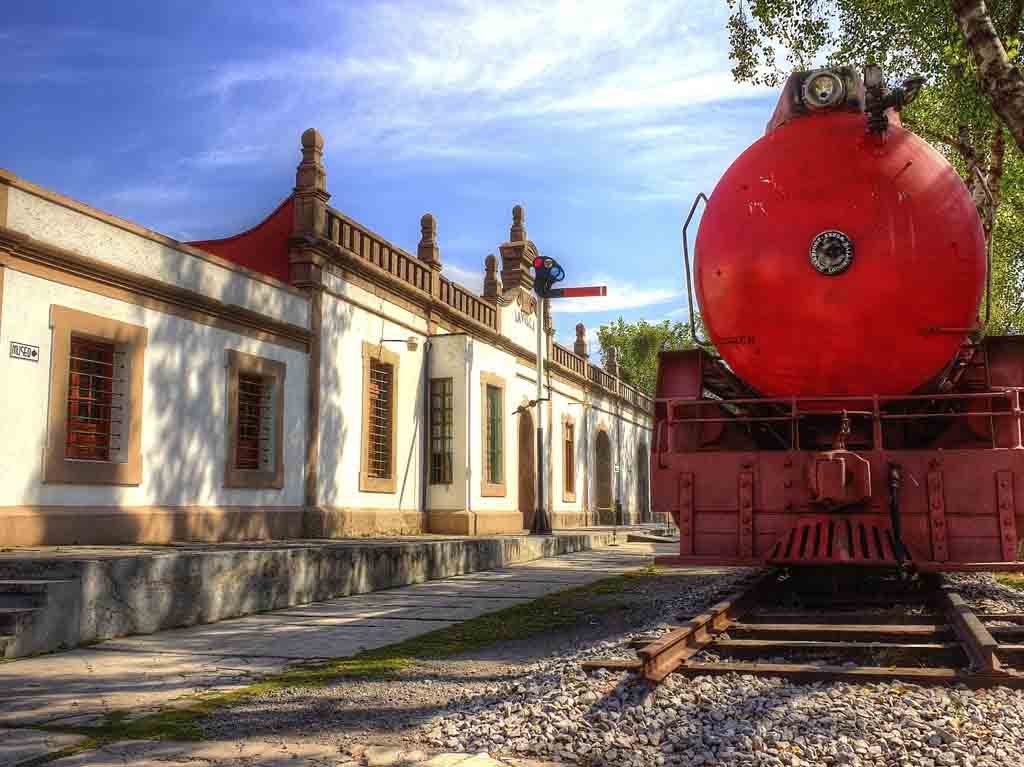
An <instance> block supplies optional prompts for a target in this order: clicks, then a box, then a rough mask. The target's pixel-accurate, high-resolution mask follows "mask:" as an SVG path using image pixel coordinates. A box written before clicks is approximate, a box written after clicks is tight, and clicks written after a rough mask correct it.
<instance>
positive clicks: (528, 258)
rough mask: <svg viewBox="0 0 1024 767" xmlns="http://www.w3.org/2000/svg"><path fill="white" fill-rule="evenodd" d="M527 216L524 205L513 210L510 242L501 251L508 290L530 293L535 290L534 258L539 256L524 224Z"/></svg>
mask: <svg viewBox="0 0 1024 767" xmlns="http://www.w3.org/2000/svg"><path fill="white" fill-rule="evenodd" d="M525 218H526V214H525V213H524V212H523V206H522V205H516V206H515V207H514V208H512V228H511V229H509V231H508V242H504V243H502V244H501V245H500V246H499V250H500V251H501V281H502V283H503V284H504V286H505V289H506V290H515V289H516V288H522V289H523V290H525V291H527V292H529V291H530V290H532V289H533V274H532V273H531V272H530V269H531V268H532V266H533V258H534V256H536V255H537V248H536V246H535V245H534V244H533V243H532V242H530V241H529V239H527V235H526V225H525V224H524V223H523V222H524V220H525Z"/></svg>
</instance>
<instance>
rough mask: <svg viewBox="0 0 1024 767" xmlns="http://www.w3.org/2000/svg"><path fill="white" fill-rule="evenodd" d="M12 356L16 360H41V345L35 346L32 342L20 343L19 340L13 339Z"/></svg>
mask: <svg viewBox="0 0 1024 767" xmlns="http://www.w3.org/2000/svg"><path fill="white" fill-rule="evenodd" d="M11 356H12V357H13V358H14V359H16V360H28V361H29V362H39V347H38V346H33V345H32V344H20V343H18V342H17V341H11Z"/></svg>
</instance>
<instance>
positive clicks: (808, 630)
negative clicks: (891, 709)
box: [583, 570, 1024, 688]
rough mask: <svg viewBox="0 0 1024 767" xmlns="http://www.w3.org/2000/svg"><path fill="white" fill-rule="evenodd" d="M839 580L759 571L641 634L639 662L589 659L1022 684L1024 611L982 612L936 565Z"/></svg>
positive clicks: (637, 665)
mask: <svg viewBox="0 0 1024 767" xmlns="http://www.w3.org/2000/svg"><path fill="white" fill-rule="evenodd" d="M838 578H839V576H836V575H833V574H824V575H823V574H821V571H818V574H817V575H814V574H809V575H789V574H787V573H786V572H783V571H781V570H770V571H762V572H760V573H758V574H757V576H755V577H754V578H753V579H752V580H751V581H749V582H748V583H747V585H746V586H745V587H744V588H742V589H741V590H739V591H737V592H736V593H734V594H732V595H731V596H729V597H728V598H726V599H724V600H722V601H721V602H719V603H718V604H716V605H714V606H713V607H711V608H710V609H708V610H707V611H706V612H704V613H702V614H700V615H697V616H695V617H693V618H690V619H689V620H688V621H686V623H684V624H683V625H680V626H678V627H677V628H674V629H673V630H671V631H669V632H668V633H667V634H664V635H662V636H660V637H658V638H656V639H653V640H651V641H645V642H640V643H637V645H636V646H637V659H636V660H594V661H586V662H585V663H584V664H583V667H584V668H585V669H598V668H604V669H611V670H628V671H633V672H635V673H637V674H640V675H642V676H643V677H644V678H645V679H647V680H648V681H650V682H654V683H658V682H661V681H662V680H663V679H664V678H665V677H667V676H668V675H669V674H683V675H686V676H698V675H703V674H755V675H760V676H781V677H786V678H789V679H792V680H795V681H834V680H843V681H848V682H880V681H898V680H902V681H908V682H913V683H915V684H960V683H963V684H966V685H968V686H971V687H990V686H994V685H1006V686H1011V687H1020V688H1024V673H1021V671H1018V670H1016V669H1021V670H1024V613H980V614H979V613H975V612H974V611H973V610H972V609H971V608H970V606H969V605H968V604H967V602H966V601H965V600H964V599H963V598H962V597H961V596H960V595H959V594H958V593H957V592H956V591H955V589H954V588H953V587H952V586H951V585H950V584H949V583H948V582H947V581H946V580H945V579H944V578H943V577H942V576H941V575H935V574H927V575H922V576H919V577H916V578H911V579H900V578H896V577H890V578H882V577H874V576H872V577H865V576H861V575H860V574H857V575H856V576H854V579H853V580H852V581H846V582H845V583H843V582H840V581H839V580H838ZM851 584H853V585H854V586H855V588H853V589H850V588H849V586H850V585H851ZM1015 667H1016V668H1015Z"/></svg>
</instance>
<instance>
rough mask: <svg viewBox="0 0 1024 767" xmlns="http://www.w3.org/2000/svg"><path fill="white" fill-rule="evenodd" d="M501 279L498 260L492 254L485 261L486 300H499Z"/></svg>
mask: <svg viewBox="0 0 1024 767" xmlns="http://www.w3.org/2000/svg"><path fill="white" fill-rule="evenodd" d="M501 292H502V286H501V277H499V276H498V259H497V257H496V256H495V255H494V254H493V253H491V254H489V255H488V256H487V258H485V259H484V298H488V299H491V300H492V301H495V300H497V298H498V296H500V295H501Z"/></svg>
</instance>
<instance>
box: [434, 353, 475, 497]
mask: <svg viewBox="0 0 1024 767" xmlns="http://www.w3.org/2000/svg"><path fill="white" fill-rule="evenodd" d="M431 344H432V348H431V352H430V377H431V378H451V379H452V423H453V431H454V434H453V444H454V457H453V465H452V482H451V484H437V485H430V489H429V493H430V495H429V503H428V508H430V509H431V510H434V511H464V510H465V509H466V508H468V507H467V505H466V498H467V495H466V490H467V481H468V469H467V466H466V461H465V456H466V451H467V450H468V449H469V447H468V446H469V444H475V443H476V439H475V438H474V435H471V434H470V433H469V430H468V429H467V428H466V424H467V423H468V422H469V411H468V404H469V398H468V396H467V394H468V389H467V378H466V368H467V359H468V352H469V338H468V336H466V335H463V334H453V335H439V336H434V337H433V338H431ZM428 481H429V478H428Z"/></svg>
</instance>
